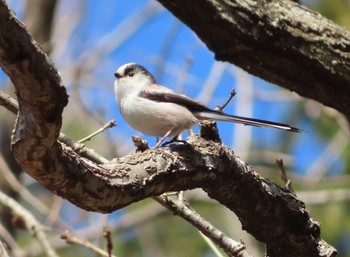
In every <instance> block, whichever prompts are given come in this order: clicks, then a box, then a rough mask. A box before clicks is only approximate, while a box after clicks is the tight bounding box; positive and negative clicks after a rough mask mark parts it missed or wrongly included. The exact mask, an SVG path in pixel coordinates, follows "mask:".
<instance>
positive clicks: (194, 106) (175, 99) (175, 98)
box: [139, 84, 302, 132]
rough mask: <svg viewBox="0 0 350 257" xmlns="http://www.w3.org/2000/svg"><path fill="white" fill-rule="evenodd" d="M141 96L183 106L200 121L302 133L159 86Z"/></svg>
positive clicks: (281, 124)
mask: <svg viewBox="0 0 350 257" xmlns="http://www.w3.org/2000/svg"><path fill="white" fill-rule="evenodd" d="M160 89H161V90H160ZM139 96H140V97H143V98H147V99H149V100H153V101H157V102H166V103H175V104H178V105H181V106H183V107H185V108H187V109H188V110H189V111H190V112H192V113H193V115H194V116H195V117H196V118H197V119H198V120H214V121H227V122H234V123H240V124H244V125H250V126H256V127H265V128H277V129H282V130H287V131H292V132H301V131H302V130H301V129H298V128H295V127H292V126H289V125H288V124H284V123H279V122H273V121H267V120H260V119H254V118H247V117H241V116H235V115H230V114H226V113H224V112H220V111H216V110H212V109H210V108H208V107H206V106H205V105H202V104H201V103H199V102H197V101H196V100H194V99H192V98H190V97H187V96H185V95H181V94H177V93H175V92H174V91H172V90H171V89H169V88H167V87H163V86H160V85H157V84H153V85H152V86H150V87H149V88H148V89H147V90H144V91H141V92H140V94H139Z"/></svg>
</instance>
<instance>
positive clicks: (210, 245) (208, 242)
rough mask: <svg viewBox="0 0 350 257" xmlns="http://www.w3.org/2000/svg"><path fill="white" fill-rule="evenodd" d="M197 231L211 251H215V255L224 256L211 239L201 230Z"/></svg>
mask: <svg viewBox="0 0 350 257" xmlns="http://www.w3.org/2000/svg"><path fill="white" fill-rule="evenodd" d="M198 233H199V234H200V236H201V237H202V238H203V239H204V241H205V242H206V243H207V244H208V245H209V247H210V249H212V250H213V252H214V253H215V255H216V256H217V257H224V256H223V255H222V254H221V253H220V251H219V250H218V248H217V247H216V245H215V244H214V243H213V241H211V240H210V239H209V238H208V237H207V236H205V235H204V234H203V233H202V232H200V231H199V230H198Z"/></svg>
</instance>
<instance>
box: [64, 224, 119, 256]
mask: <svg viewBox="0 0 350 257" xmlns="http://www.w3.org/2000/svg"><path fill="white" fill-rule="evenodd" d="M61 238H62V239H64V240H65V241H66V243H67V244H77V245H81V246H84V247H85V248H88V249H90V250H92V251H94V252H95V253H97V254H99V255H101V256H105V257H115V255H109V254H108V253H107V252H106V251H104V250H102V249H101V248H98V247H97V246H96V245H94V244H92V243H90V242H89V241H87V240H83V239H80V238H78V237H76V236H74V235H73V234H72V233H71V232H69V231H68V230H65V231H64V232H63V233H62V234H61Z"/></svg>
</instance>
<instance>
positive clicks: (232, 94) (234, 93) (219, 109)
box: [215, 88, 236, 112]
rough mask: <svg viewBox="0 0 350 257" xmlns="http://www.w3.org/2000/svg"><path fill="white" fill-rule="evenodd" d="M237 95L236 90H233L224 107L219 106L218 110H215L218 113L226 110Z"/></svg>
mask: <svg viewBox="0 0 350 257" xmlns="http://www.w3.org/2000/svg"><path fill="white" fill-rule="evenodd" d="M235 95H236V90H235V89H234V88H233V89H232V90H231V93H230V96H229V98H227V100H226V102H225V103H224V104H223V105H221V106H220V105H218V106H217V107H216V108H215V110H217V111H220V112H221V111H223V110H224V108H225V107H226V106H227V105H228V104H229V103H230V102H231V100H232V98H233V97H234V96H235Z"/></svg>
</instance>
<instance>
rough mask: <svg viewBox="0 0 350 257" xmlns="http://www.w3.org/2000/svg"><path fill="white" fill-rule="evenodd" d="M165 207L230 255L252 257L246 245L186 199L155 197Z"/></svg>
mask: <svg viewBox="0 0 350 257" xmlns="http://www.w3.org/2000/svg"><path fill="white" fill-rule="evenodd" d="M153 199H154V200H156V201H157V202H159V203H160V204H161V205H163V206H164V207H165V208H167V209H169V210H171V211H172V212H173V213H174V214H175V215H178V216H180V217H182V218H183V219H185V220H187V221H188V222H189V223H190V224H192V225H193V226H195V227H196V228H197V229H198V230H199V231H200V232H202V233H203V234H204V235H205V236H207V237H208V238H210V239H211V240H213V242H215V243H216V244H217V245H218V246H220V247H221V248H222V249H223V250H224V251H225V252H226V253H227V254H228V255H229V256H234V257H250V256H251V255H250V254H249V253H248V252H247V250H246V247H245V246H244V245H243V244H241V243H239V242H236V241H234V240H233V239H231V238H229V237H228V236H226V235H225V234H224V233H223V232H222V231H220V230H218V229H217V228H216V227H214V226H213V225H212V224H211V223H210V222H208V221H207V220H205V219H204V218H202V217H201V216H200V215H199V213H197V212H196V211H195V210H193V209H192V208H191V207H190V206H189V205H188V204H186V203H185V201H182V200H179V199H171V198H170V197H168V196H165V195H162V196H157V197H153Z"/></svg>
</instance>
